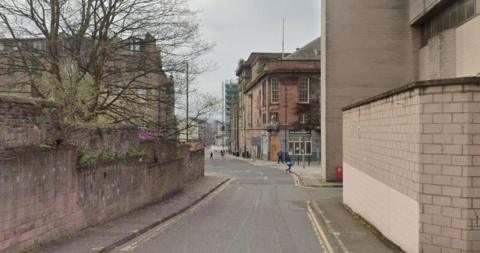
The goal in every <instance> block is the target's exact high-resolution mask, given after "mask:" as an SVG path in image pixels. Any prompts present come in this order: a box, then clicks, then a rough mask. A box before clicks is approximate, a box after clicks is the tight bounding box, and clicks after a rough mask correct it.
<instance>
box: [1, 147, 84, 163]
mask: <svg viewBox="0 0 480 253" xmlns="http://www.w3.org/2000/svg"><path fill="white" fill-rule="evenodd" d="M75 149H76V147H75V146H74V145H69V144H61V145H56V146H41V145H28V146H18V147H13V148H7V149H2V150H1V151H0V161H3V160H9V159H13V158H16V157H18V156H22V155H24V154H27V153H29V154H31V153H43V152H50V151H56V150H58V151H70V150H75Z"/></svg>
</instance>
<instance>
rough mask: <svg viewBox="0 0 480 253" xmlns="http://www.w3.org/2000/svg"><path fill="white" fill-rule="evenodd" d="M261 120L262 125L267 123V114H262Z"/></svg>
mask: <svg viewBox="0 0 480 253" xmlns="http://www.w3.org/2000/svg"><path fill="white" fill-rule="evenodd" d="M262 122H263V124H264V125H266V124H267V114H266V113H264V114H262Z"/></svg>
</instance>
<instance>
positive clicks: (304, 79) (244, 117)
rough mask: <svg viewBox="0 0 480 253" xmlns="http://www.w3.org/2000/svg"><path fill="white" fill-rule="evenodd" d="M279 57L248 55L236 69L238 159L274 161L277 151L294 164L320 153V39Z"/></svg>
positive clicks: (272, 54)
mask: <svg viewBox="0 0 480 253" xmlns="http://www.w3.org/2000/svg"><path fill="white" fill-rule="evenodd" d="M281 57H282V55H281V54H280V53H252V54H251V55H250V56H249V58H248V59H247V60H246V61H245V62H243V63H242V64H241V65H240V66H239V69H238V70H237V75H238V76H239V80H240V89H241V92H240V93H241V94H240V96H239V97H240V99H239V103H240V105H239V108H240V110H239V111H240V115H241V116H240V118H241V119H240V120H239V122H240V123H239V124H240V127H239V128H240V131H239V132H240V134H239V136H240V138H239V145H240V146H241V147H243V153H244V155H245V154H248V155H249V156H251V157H254V158H256V159H263V160H277V152H278V151H279V150H283V151H284V152H287V151H288V152H289V153H290V154H291V155H293V156H294V158H295V160H300V159H303V156H305V159H307V160H311V161H316V160H318V159H319V153H320V132H319V130H320V129H319V98H320V94H319V88H318V87H319V83H320V71H319V70H320V39H316V40H314V41H312V42H311V43H309V44H307V45H306V46H305V47H303V48H301V49H299V50H298V51H297V52H295V53H293V54H290V55H288V56H287V57H286V58H285V59H283V60H282V59H281ZM242 121H243V122H242ZM242 127H243V128H242Z"/></svg>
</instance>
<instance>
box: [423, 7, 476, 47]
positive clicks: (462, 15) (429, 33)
mask: <svg viewBox="0 0 480 253" xmlns="http://www.w3.org/2000/svg"><path fill="white" fill-rule="evenodd" d="M476 5H477V0H458V1H456V2H454V3H452V4H451V5H450V6H448V7H446V8H445V9H443V10H442V11H440V12H439V13H438V14H436V15H435V16H433V17H432V18H430V19H429V20H427V21H426V22H424V23H423V25H422V27H421V32H422V33H421V35H422V36H421V46H422V47H423V46H426V45H427V44H428V40H429V39H431V38H432V37H434V36H435V35H437V34H439V33H441V32H443V31H445V30H448V29H451V28H457V27H458V26H460V25H462V24H463V23H465V22H466V21H468V20H469V19H471V18H472V17H474V16H475V14H477V13H478V11H477V7H476Z"/></svg>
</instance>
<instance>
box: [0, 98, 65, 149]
mask: <svg viewBox="0 0 480 253" xmlns="http://www.w3.org/2000/svg"><path fill="white" fill-rule="evenodd" d="M58 109H59V106H58V105H56V104H54V103H49V102H47V101H45V100H40V99H32V98H20V97H13V96H3V95H1V96H0V149H4V148H10V147H16V146H27V145H33V144H41V143H42V142H44V141H45V140H47V139H50V140H51V141H54V140H53V139H54V133H55V129H54V126H53V125H52V120H53V118H54V115H55V113H56V110H58Z"/></svg>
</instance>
